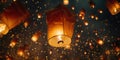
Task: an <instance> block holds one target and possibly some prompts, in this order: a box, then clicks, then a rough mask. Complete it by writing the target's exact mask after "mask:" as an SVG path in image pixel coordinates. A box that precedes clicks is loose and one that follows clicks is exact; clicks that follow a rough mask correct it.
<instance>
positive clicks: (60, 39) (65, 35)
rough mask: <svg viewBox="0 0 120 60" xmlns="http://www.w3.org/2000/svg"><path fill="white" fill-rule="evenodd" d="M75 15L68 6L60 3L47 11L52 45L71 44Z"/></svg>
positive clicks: (49, 39)
mask: <svg viewBox="0 0 120 60" xmlns="http://www.w3.org/2000/svg"><path fill="white" fill-rule="evenodd" d="M74 23H75V17H74V14H73V13H71V12H70V11H69V10H68V9H67V8H66V7H64V6H63V5H60V6H59V7H57V8H56V9H53V10H51V11H48V12H47V25H48V29H47V34H48V37H47V38H48V43H49V45H50V46H52V47H66V46H68V45H70V43H71V38H72V35H73V30H74Z"/></svg>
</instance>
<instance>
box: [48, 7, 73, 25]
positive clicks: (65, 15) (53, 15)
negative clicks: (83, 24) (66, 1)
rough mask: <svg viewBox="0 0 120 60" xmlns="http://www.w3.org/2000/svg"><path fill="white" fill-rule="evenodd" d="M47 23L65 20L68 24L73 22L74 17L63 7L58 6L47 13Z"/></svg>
mask: <svg viewBox="0 0 120 60" xmlns="http://www.w3.org/2000/svg"><path fill="white" fill-rule="evenodd" d="M46 14H47V23H51V22H53V20H54V21H55V22H57V21H61V20H62V19H66V20H67V21H69V22H73V23H74V22H75V16H74V14H73V13H71V12H70V11H69V10H68V9H67V8H66V7H65V6H64V5H59V6H58V7H56V8H55V9H53V10H50V11H48V12H47V13H46Z"/></svg>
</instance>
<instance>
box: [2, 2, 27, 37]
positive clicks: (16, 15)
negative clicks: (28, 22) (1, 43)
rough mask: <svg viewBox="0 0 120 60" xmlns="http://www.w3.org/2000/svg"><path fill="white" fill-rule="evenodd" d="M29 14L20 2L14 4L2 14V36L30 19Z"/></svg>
mask: <svg viewBox="0 0 120 60" xmlns="http://www.w3.org/2000/svg"><path fill="white" fill-rule="evenodd" d="M28 16H29V12H28V11H27V10H26V9H25V8H24V7H23V6H22V4H20V3H19V2H18V1H16V2H13V3H12V4H11V5H10V6H9V7H7V8H6V9H5V10H4V11H3V12H2V13H1V14H0V17H1V18H0V35H5V34H7V33H8V31H9V30H11V29H12V28H14V27H16V26H17V25H19V24H20V23H21V22H22V21H24V20H25V19H26V18H28Z"/></svg>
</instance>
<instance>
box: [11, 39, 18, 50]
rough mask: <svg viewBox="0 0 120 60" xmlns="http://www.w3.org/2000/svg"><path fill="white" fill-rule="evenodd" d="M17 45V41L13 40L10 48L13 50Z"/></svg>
mask: <svg viewBox="0 0 120 60" xmlns="http://www.w3.org/2000/svg"><path fill="white" fill-rule="evenodd" d="M16 44H17V39H13V40H12V41H11V42H10V47H12V48H13V47H14V46H15V45H16Z"/></svg>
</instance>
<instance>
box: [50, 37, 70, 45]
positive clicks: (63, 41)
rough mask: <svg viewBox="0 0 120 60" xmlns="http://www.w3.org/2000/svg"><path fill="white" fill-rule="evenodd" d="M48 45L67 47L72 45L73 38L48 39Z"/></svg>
mask: <svg viewBox="0 0 120 60" xmlns="http://www.w3.org/2000/svg"><path fill="white" fill-rule="evenodd" d="M48 43H49V45H50V46H52V47H66V46H67V45H70V44H71V38H70V37H69V36H67V35H55V36H53V37H51V38H49V39H48Z"/></svg>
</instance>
